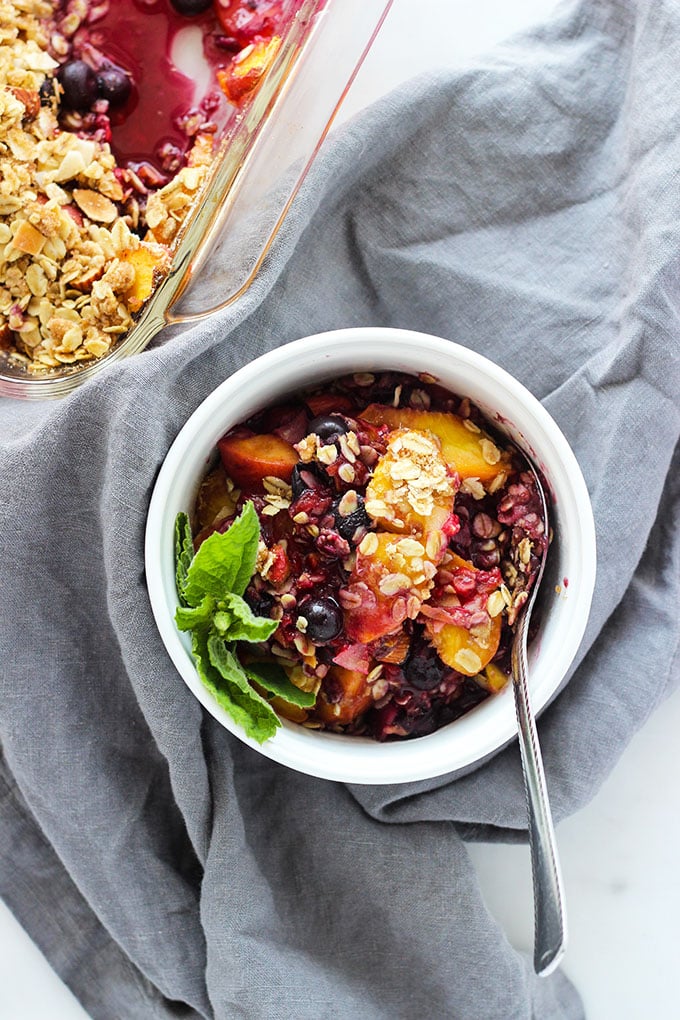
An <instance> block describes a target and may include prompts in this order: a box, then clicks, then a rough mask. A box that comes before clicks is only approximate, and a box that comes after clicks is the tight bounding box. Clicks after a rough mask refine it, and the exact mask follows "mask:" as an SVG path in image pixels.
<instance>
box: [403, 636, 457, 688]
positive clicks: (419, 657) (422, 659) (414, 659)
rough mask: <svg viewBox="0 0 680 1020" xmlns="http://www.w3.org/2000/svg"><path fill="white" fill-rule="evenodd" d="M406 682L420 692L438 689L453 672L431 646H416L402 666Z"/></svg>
mask: <svg viewBox="0 0 680 1020" xmlns="http://www.w3.org/2000/svg"><path fill="white" fill-rule="evenodd" d="M402 670H403V673H404V677H405V679H406V682H407V683H408V684H409V685H410V686H411V687H415V688H416V690H419V691H431V690H433V689H434V688H435V687H438V686H439V684H440V683H441V682H442V680H443V679H444V677H445V676H446V674H447V673H450V672H451V670H450V669H449V667H448V666H447V665H446V664H445V663H443V662H442V660H441V659H440V658H439V656H438V655H437V653H436V651H435V650H434V648H432V646H431V645H426V644H422V645H420V646H416V647H415V648H414V649H413V650H412V651H411V652H410V653H409V656H408V658H407V659H406V662H405V663H404V665H403V666H402Z"/></svg>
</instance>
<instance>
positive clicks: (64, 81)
mask: <svg viewBox="0 0 680 1020" xmlns="http://www.w3.org/2000/svg"><path fill="white" fill-rule="evenodd" d="M57 78H58V80H59V84H60V85H61V87H62V89H63V90H64V95H63V97H62V102H63V104H64V106H65V107H66V108H67V109H69V110H81V111H84V110H89V109H90V107H91V106H92V104H93V103H94V101H95V100H96V98H97V76H96V75H95V73H94V71H93V70H92V68H91V67H90V65H89V64H86V63H85V61H84V60H69V61H68V63H66V64H62V66H61V67H60V68H59V70H58V71H57Z"/></svg>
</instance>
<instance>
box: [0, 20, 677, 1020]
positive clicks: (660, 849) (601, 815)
mask: <svg viewBox="0 0 680 1020" xmlns="http://www.w3.org/2000/svg"><path fill="white" fill-rule="evenodd" d="M555 7H556V4H555V3H554V0H522V2H521V4H513V3H510V2H508V0H476V2H475V3H474V4H471V3H469V2H463V0H417V2H415V0H394V5H393V8H392V10H391V12H390V14H389V16H388V19H387V21H386V23H385V25H384V27H383V30H382V33H381V35H380V36H379V38H378V40H377V42H376V44H375V46H374V48H373V50H372V51H371V53H370V55H369V57H368V58H367V61H366V63H365V65H364V67H363V69H362V71H361V72H360V74H359V77H358V78H357V81H356V82H355V85H354V86H353V88H352V90H351V92H350V94H349V96H348V97H347V100H346V102H345V106H344V108H343V111H342V116H343V117H346V116H349V115H351V114H354V113H356V112H357V111H358V110H360V109H361V108H362V107H363V106H365V105H366V104H367V103H369V102H371V101H372V100H374V99H376V98H378V97H379V96H380V95H381V94H383V93H384V92H387V91H389V90H390V89H391V88H393V87H395V86H397V85H399V84H400V83H401V82H403V81H405V80H407V79H408V78H410V77H412V76H414V75H416V74H418V73H420V72H421V71H425V70H429V69H431V68H433V67H441V66H447V67H455V66H456V65H458V64H460V63H463V62H466V63H467V62H468V60H469V59H471V58H474V57H475V56H476V55H478V54H481V53H483V52H484V51H485V50H487V49H489V48H491V47H492V46H493V45H494V44H495V43H497V42H499V41H501V40H502V39H504V38H506V37H508V36H509V35H511V34H512V33H514V32H515V31H517V30H520V29H523V28H525V27H529V26H531V25H532V24H534V23H537V22H540V21H543V20H545V19H547V18H549V17H550V16H551V13H552V12H553V10H554V9H555ZM518 8H519V9H518ZM679 101H680V98H679ZM678 733H680V692H678V693H677V694H675V695H674V696H673V697H672V698H671V699H669V700H668V701H667V702H666V703H665V704H664V705H663V706H662V707H661V709H659V710H658V711H657V713H656V714H655V715H654V716H653V717H652V718H651V719H650V720H649V722H648V723H647V724H646V726H645V727H644V729H643V730H642V732H641V733H640V734H639V735H638V736H637V737H636V738H635V739H634V740H633V742H632V744H631V745H630V747H629V748H628V749H627V750H626V751H625V753H624V754H623V756H622V758H621V761H620V762H619V764H618V765H617V767H616V769H615V771H614V773H613V775H612V776H611V777H610V778H609V780H608V781H607V782H606V783H605V784H604V786H603V788H602V789H601V790H600V791H599V793H598V794H597V796H596V797H595V798H594V800H593V801H592V802H591V804H590V805H589V806H588V807H587V808H586V809H584V810H583V811H581V812H580V813H578V814H577V815H576V816H574V817H572V818H570V819H568V820H567V821H566V822H563V823H562V824H561V825H560V826H559V827H558V831H557V836H558V842H559V848H560V854H561V859H562V867H563V871H564V880H565V887H566V899H567V907H568V912H569V927H570V943H569V949H568V952H567V956H566V959H565V963H564V969H565V971H566V973H567V974H568V975H569V976H570V977H571V978H572V980H574V981H575V982H576V984H577V986H578V988H579V989H580V991H581V994H582V996H583V998H584V1001H585V1004H586V1012H587V1017H588V1020H675V1018H680V995H679V993H678V989H679V984H678V976H677V969H678V965H679V961H680V935H679V934H678V932H679V929H680V878H679V875H680V867H679V866H678V847H679V846H680V811H678V804H679V803H680V794H679V793H678V790H679V789H680V758H679V756H678V754H677V751H676V748H677V746H678V736H677V735H678ZM470 854H471V857H472V859H473V861H474V862H475V864H476V866H477V869H478V872H479V876H480V881H481V884H482V888H483V890H484V893H485V896H486V899H487V903H488V905H489V908H490V909H491V911H492V912H493V913H494V914H495V916H496V917H497V918H498V920H499V921H500V923H501V924H502V925H503V927H504V929H505V931H506V933H507V935H508V938H509V939H510V941H511V942H512V944H513V945H515V946H517V947H518V948H520V949H528V950H530V949H531V945H532V937H533V929H532V925H533V920H532V918H533V907H532V892H531V874H530V865H529V855H528V850H527V849H526V847H523V846H495V845H494V846H472V847H470ZM0 1018H2V1020H87V1018H86V1014H85V1013H84V1012H83V1010H82V1009H81V1007H80V1006H79V1004H78V1003H77V1002H76V1000H75V999H74V998H73V996H72V995H71V993H70V992H69V991H68V989H66V988H65V986H64V985H63V984H62V983H61V982H60V981H59V979H58V978H57V977H56V976H55V974H54V973H53V971H52V970H51V969H50V967H49V966H48V965H47V963H46V962H45V960H44V958H43V957H42V956H41V954H40V953H39V951H38V950H37V949H36V947H35V946H34V944H33V943H32V942H31V940H30V939H29V938H28V937H27V935H26V934H25V933H24V931H23V930H22V929H21V928H20V927H19V925H17V923H16V921H15V920H14V918H13V917H12V915H11V914H10V913H9V911H7V909H6V908H5V907H4V906H3V905H2V904H0ZM111 1020H126V1018H124V1017H112V1018H111ZM423 1020H435V1018H423ZM436 1020H440V1018H436ZM442 1020H443V1018H442ZM479 1020H484V1018H483V1017H480V1018H479ZM508 1020H513V1018H511V1017H509V1018H508ZM540 1020H543V1018H540Z"/></svg>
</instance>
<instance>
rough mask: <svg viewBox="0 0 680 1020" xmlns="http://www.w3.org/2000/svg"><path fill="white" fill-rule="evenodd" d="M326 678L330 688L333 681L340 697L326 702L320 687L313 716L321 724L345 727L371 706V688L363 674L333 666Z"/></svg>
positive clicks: (322, 689)
mask: <svg viewBox="0 0 680 1020" xmlns="http://www.w3.org/2000/svg"><path fill="white" fill-rule="evenodd" d="M328 677H329V678H330V680H331V683H332V686H335V683H333V681H335V682H336V683H337V684H338V685H339V686H340V688H341V689H342V696H341V698H340V701H332V702H331V701H328V700H327V698H326V697H325V695H324V688H323V686H322V687H321V690H320V691H319V696H318V698H317V699H316V707H315V709H314V714H315V715H316V716H317V717H318V718H319V719H321V720H322V722H325V723H338V724H339V725H341V726H345V725H346V724H347V723H350V722H352V720H353V719H356V718H357V716H359V715H361V713H362V712H365V711H366V709H367V708H370V707H371V705H372V704H373V695H372V694H371V688H370V686H369V684H368V683H367V680H366V676H365V675H364V674H363V673H358V672H357V671H356V670H353V669H345V668H344V667H343V666H337V665H333V666H331V668H330V670H329V672H328Z"/></svg>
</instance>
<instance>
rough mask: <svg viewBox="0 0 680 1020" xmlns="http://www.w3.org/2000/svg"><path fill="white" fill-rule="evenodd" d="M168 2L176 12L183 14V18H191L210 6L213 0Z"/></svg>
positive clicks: (175, 0)
mask: <svg viewBox="0 0 680 1020" xmlns="http://www.w3.org/2000/svg"><path fill="white" fill-rule="evenodd" d="M170 2H171V4H172V6H173V7H174V8H175V10H176V11H177V13H178V14H183V15H184V17H185V18H193V17H195V16H196V15H197V14H203V11H207V10H208V8H209V7H212V3H213V0H170Z"/></svg>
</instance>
